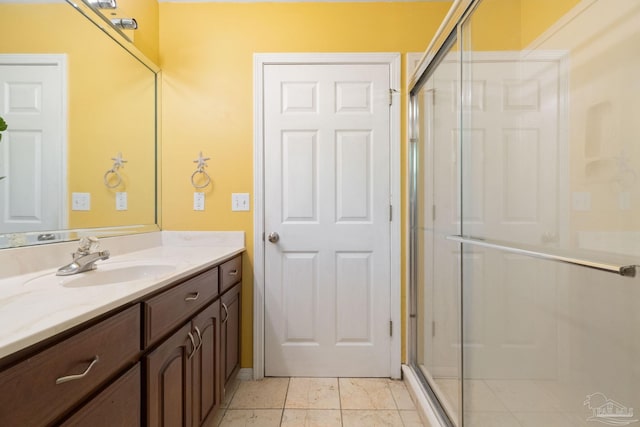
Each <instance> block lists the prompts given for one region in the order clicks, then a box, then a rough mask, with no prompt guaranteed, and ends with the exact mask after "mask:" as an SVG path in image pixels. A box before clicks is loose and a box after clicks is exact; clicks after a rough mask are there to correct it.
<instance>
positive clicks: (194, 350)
mask: <svg viewBox="0 0 640 427" xmlns="http://www.w3.org/2000/svg"><path fill="white" fill-rule="evenodd" d="M187 336H188V337H189V340H190V341H191V345H192V346H193V350H191V353H189V355H188V356H187V360H191V358H192V357H193V355H194V354H196V350H198V347H197V346H196V340H195V338H194V337H193V334H192V333H191V332H187Z"/></svg>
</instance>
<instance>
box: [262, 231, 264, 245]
mask: <svg viewBox="0 0 640 427" xmlns="http://www.w3.org/2000/svg"><path fill="white" fill-rule="evenodd" d="M262 241H263V242H264V231H263V232H262Z"/></svg>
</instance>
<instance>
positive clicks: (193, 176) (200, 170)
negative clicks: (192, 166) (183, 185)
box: [191, 168, 211, 189]
mask: <svg viewBox="0 0 640 427" xmlns="http://www.w3.org/2000/svg"><path fill="white" fill-rule="evenodd" d="M199 173H201V174H202V175H204V178H205V181H204V184H200V185H198V184H196V175H198V174H199ZM209 184H211V177H210V176H209V174H208V173H206V172H205V170H204V168H198V169H196V170H195V172H193V173H192V174H191V185H193V187H194V188H198V189H200V188H205V187H207V186H208V185H209Z"/></svg>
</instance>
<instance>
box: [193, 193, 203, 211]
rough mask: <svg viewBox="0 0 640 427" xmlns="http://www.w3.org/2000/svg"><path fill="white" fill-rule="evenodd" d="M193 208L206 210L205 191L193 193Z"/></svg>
mask: <svg viewBox="0 0 640 427" xmlns="http://www.w3.org/2000/svg"><path fill="white" fill-rule="evenodd" d="M193 210H194V211H203V210H204V193H199V192H195V193H193Z"/></svg>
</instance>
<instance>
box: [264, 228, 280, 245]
mask: <svg viewBox="0 0 640 427" xmlns="http://www.w3.org/2000/svg"><path fill="white" fill-rule="evenodd" d="M267 239H269V241H270V242H271V243H277V242H278V240H280V235H279V234H278V233H276V232H275V231H274V232H273V233H269V236H267Z"/></svg>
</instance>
